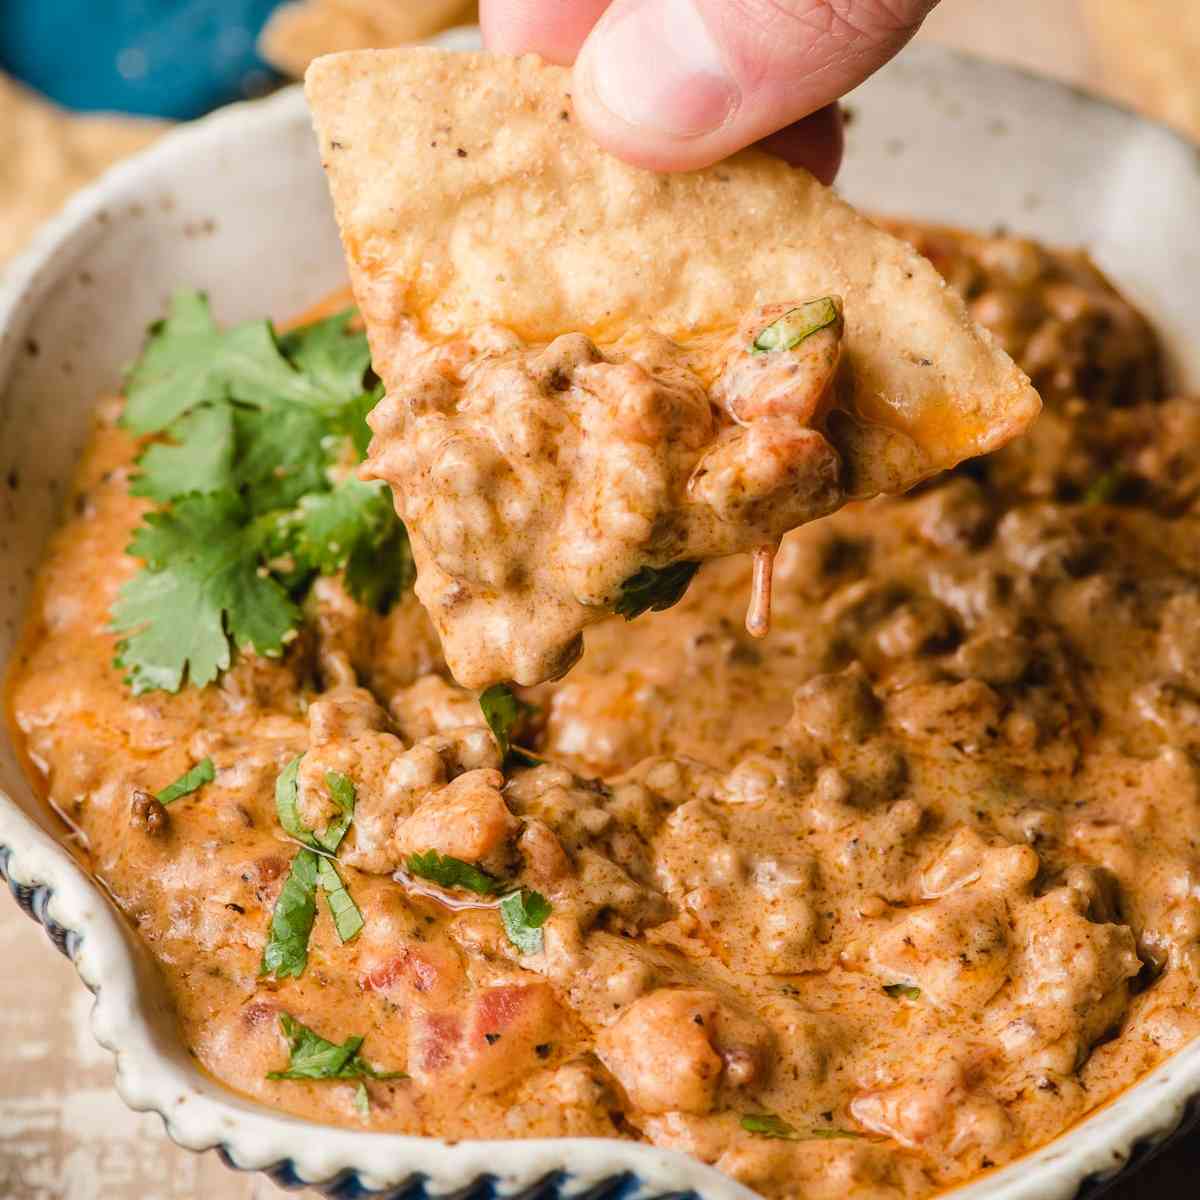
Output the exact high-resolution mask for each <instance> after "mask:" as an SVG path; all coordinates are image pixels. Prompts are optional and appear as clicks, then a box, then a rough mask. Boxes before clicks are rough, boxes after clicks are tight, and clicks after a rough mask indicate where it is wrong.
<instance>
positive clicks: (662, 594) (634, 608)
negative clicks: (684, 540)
mask: <svg viewBox="0 0 1200 1200" xmlns="http://www.w3.org/2000/svg"><path fill="white" fill-rule="evenodd" d="M699 569H700V564H699V563H697V562H677V563H672V564H671V565H670V566H669V567H642V569H641V570H640V571H637V572H636V573H635V574H633V575H631V576H630V577H629V578H628V579H627V580H625V582H624V583H623V584H621V593H620V595H619V596H618V597H617V602H616V604H614V605H613V611H614V612H615V613H618V614H619V615H620V616H622V617H624V618H625V620H627V621H632V620H633V619H634V617H640V616H641V615H642V613H644V612H646V611H647V610H649V611H652V612H662V611H663V610H664V609H667V608H670V607H671V606H672V605H675V604H678V603H679V601H680V600H682V599H683V594H684V592H686V591H687V590H688V584H690V583H691V582H692V578H693V577H694V576H695V574H696V572H697V571H698V570H699Z"/></svg>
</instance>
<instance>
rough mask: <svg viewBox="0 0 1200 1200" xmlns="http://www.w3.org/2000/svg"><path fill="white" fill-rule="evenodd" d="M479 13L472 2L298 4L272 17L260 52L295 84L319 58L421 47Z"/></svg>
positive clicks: (304, 0) (311, 0)
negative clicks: (338, 53)
mask: <svg viewBox="0 0 1200 1200" xmlns="http://www.w3.org/2000/svg"><path fill="white" fill-rule="evenodd" d="M477 11H478V6H477V5H476V4H475V3H473V2H472V0H299V2H298V3H293V4H284V5H282V6H281V7H280V8H277V9H276V10H275V12H274V13H272V15H271V19H270V20H269V21H268V22H267V25H266V28H265V29H264V30H263V32H262V36H261V37H260V39H259V52H260V53H261V54H262V56H263V58H265V59H266V60H267V61H268V62H269V63H272V64H273V65H274V66H276V67H278V68H279V69H280V70H281V71H283V72H285V73H286V74H288V75H293V76H296V77H297V78H298V77H299V76H301V75H303V74H304V72H305V70H306V69H307V67H308V64H309V63H310V62H312V60H313V59H314V58H316V57H317V56H318V55H321V54H332V53H334V52H335V51H338V50H369V49H379V48H381V47H386V46H403V45H405V44H406V43H408V42H419V41H421V40H422V39H423V38H427V37H432V36H433V34H435V33H440V32H441V31H442V30H443V29H449V28H450V27H451V26H453V25H465V24H469V23H470V22H472V21H474V20H475V19H476V16H477Z"/></svg>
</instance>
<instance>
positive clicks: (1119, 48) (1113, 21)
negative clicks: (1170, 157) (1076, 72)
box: [1083, 0, 1200, 139]
mask: <svg viewBox="0 0 1200 1200" xmlns="http://www.w3.org/2000/svg"><path fill="white" fill-rule="evenodd" d="M1083 11H1084V16H1085V18H1086V20H1087V25H1088V31H1089V34H1090V36H1091V41H1092V43H1093V46H1094V48H1095V50H1096V52H1097V56H1098V57H1099V59H1100V60H1101V62H1102V64H1103V67H1104V82H1105V84H1106V86H1107V87H1108V89H1109V90H1111V91H1113V92H1114V93H1115V94H1116V95H1118V96H1119V97H1120V98H1121V99H1123V100H1125V101H1126V102H1128V103H1129V104H1131V105H1133V107H1134V108H1138V109H1140V110H1141V111H1142V112H1145V113H1148V114H1149V115H1150V116H1152V117H1157V118H1158V119H1159V120H1160V121H1166V122H1168V123H1169V124H1171V125H1174V126H1175V127H1176V128H1177V129H1179V130H1180V131H1181V132H1183V133H1186V134H1188V135H1189V136H1191V137H1193V138H1197V139H1200V6H1197V5H1196V4H1194V3H1191V4H1189V3H1186V2H1181V0H1085V2H1084V5H1083Z"/></svg>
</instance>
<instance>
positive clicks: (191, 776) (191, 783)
mask: <svg viewBox="0 0 1200 1200" xmlns="http://www.w3.org/2000/svg"><path fill="white" fill-rule="evenodd" d="M216 777H217V773H216V771H215V770H213V760H212V759H211V758H202V759H201V760H200V761H199V762H198V763H197V764H196V765H195V766H194V767H192V769H191V770H190V771H184V773H183V774H182V775H180V777H179V778H178V779H176V780H175V782H174V783H169V784H167V786H166V787H165V788H163V790H162V791H161V792H156V793H155V796H154V798H155V799H156V800H157V801H158V802H159V804H171V803H173V802H174V801H176V800H178V799H179V798H180V797H182V796H190V795H191V794H192V792H198V791H199V790H200V789H201V788H202V787H203V786H204V785H205V784H206V783H212V781H213V780H214V779H216Z"/></svg>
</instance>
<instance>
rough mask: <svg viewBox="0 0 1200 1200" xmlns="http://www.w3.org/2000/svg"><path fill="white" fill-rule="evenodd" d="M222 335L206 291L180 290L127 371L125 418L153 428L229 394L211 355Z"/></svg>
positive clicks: (135, 426)
mask: <svg viewBox="0 0 1200 1200" xmlns="http://www.w3.org/2000/svg"><path fill="white" fill-rule="evenodd" d="M219 338H220V333H219V332H218V330H217V326H216V323H215V322H214V321H213V319H212V313H211V311H210V310H209V307H208V299H207V297H205V296H204V295H203V294H202V293H200V292H186V291H181V292H177V293H176V294H175V296H174V298H173V299H172V301H171V308H170V311H169V313H168V315H167V316H166V317H165V318H164V319H163V320H161V321H156V322H155V323H154V324H153V325H151V326H150V331H149V336H148V337H147V340H146V347H145V349H144V350H143V351H142V355H141V357H140V358H139V359H138V361H137V362H136V363H135V364H134V365H133V366H132V367H131V368H130V370H129V372H128V374H127V376H126V379H125V396H126V401H125V411H124V413H123V414H122V416H121V423H122V424H123V425H124V426H125V427H126V428H128V429H131V430H133V432H134V433H155V432H157V431H158V430H160V429H165V428H166V427H167V426H168V425H170V424H171V422H172V421H174V420H175V418H176V417H178V416H179V415H180V414H182V413H184V412H186V411H187V410H188V409H189V408H194V407H196V405H198V404H203V403H206V402H211V401H215V400H223V399H225V395H226V389H225V387H224V384H223V382H222V380H221V375H220V371H219V369H218V368H217V365H216V363H215V362H214V358H213V355H212V350H213V347H214V345H215V343H216V342H217V340H218V339H219Z"/></svg>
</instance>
